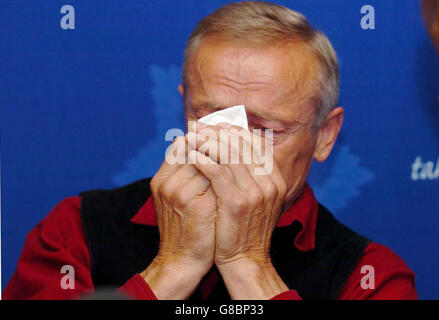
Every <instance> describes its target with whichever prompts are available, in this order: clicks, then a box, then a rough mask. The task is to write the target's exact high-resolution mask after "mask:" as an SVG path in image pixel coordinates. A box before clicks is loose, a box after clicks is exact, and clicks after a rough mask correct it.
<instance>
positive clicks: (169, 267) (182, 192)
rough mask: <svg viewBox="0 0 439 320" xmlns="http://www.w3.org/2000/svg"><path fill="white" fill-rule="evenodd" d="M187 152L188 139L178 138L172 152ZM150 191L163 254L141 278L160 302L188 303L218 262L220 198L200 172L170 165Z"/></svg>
mask: <svg viewBox="0 0 439 320" xmlns="http://www.w3.org/2000/svg"><path fill="white" fill-rule="evenodd" d="M186 147H187V145H186V143H185V138H184V137H178V138H177V139H176V140H175V141H174V143H173V144H172V145H171V147H170V150H169V152H175V151H176V149H177V148H186ZM180 150H181V149H180ZM183 150H186V149H183ZM151 191H152V195H153V197H154V206H155V210H156V215H157V222H158V227H159V232H160V248H159V252H158V255H157V256H156V258H155V259H154V260H153V262H152V263H151V265H150V266H149V267H148V268H147V269H146V270H145V271H144V272H143V273H142V276H143V277H144V279H145V280H146V282H147V283H148V284H149V286H150V287H151V289H152V290H153V292H154V293H155V295H156V296H157V298H159V299H186V298H187V297H189V296H190V294H191V293H192V292H193V290H194V289H195V288H196V287H197V285H198V283H199V282H200V280H201V279H202V277H203V276H204V275H205V274H206V273H207V271H208V270H209V269H210V268H211V266H212V265H213V262H214V248H215V216H216V210H217V208H216V198H215V195H214V193H213V192H212V189H211V188H210V183H209V180H207V179H206V178H205V177H204V176H203V175H201V174H200V172H199V171H198V170H197V169H196V168H194V167H193V166H192V165H188V164H172V165H171V164H168V163H167V161H166V160H165V161H164V162H163V164H162V166H161V168H160V169H159V171H158V172H157V174H156V175H155V176H154V178H153V179H152V181H151Z"/></svg>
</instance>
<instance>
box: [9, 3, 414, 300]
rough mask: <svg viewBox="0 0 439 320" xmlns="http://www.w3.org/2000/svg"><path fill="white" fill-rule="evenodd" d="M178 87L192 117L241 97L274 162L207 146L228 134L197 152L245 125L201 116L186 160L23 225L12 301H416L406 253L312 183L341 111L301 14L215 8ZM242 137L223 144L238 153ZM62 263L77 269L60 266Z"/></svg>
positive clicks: (326, 54)
mask: <svg viewBox="0 0 439 320" xmlns="http://www.w3.org/2000/svg"><path fill="white" fill-rule="evenodd" d="M178 89H179V91H180V93H181V94H182V96H183V100H184V108H185V114H186V118H187V120H188V121H191V120H198V119H199V118H200V117H202V116H205V115H207V114H210V113H212V112H214V111H218V110H221V109H225V108H228V107H231V106H234V105H238V104H243V105H245V107H246V112H247V116H248V126H249V130H253V129H272V132H273V134H272V138H273V140H272V142H271V143H270V145H271V147H272V150H273V156H274V159H273V160H274V161H273V166H272V168H271V170H268V171H267V172H265V174H255V170H254V169H255V168H256V167H259V168H261V166H260V165H259V166H258V164H256V163H255V162H254V161H252V162H250V163H237V164H236V163H234V164H230V163H228V162H227V161H222V160H221V159H220V157H219V154H218V153H217V152H215V151H212V150H217V149H216V148H215V147H217V146H218V147H221V145H222V146H224V141H223V140H221V139H220V138H217V139H215V138H211V139H210V140H209V142H208V143H210V145H211V146H212V144H213V146H214V148H210V149H209V150H210V151H209V152H208V153H206V152H203V151H202V150H201V149H202V143H201V142H203V141H206V140H202V139H201V138H202V137H200V134H199V133H200V131H201V130H204V129H210V130H211V131H213V132H216V133H219V131H220V130H226V131H230V132H232V131H233V130H232V129H237V127H234V126H231V125H228V124H225V123H222V124H219V125H210V126H209V125H202V124H200V123H197V125H195V126H192V127H191V133H192V134H195V135H196V137H197V138H200V139H199V140H197V139H195V142H194V141H193V140H191V139H189V134H188V135H187V136H186V138H178V139H176V140H175V141H174V143H173V144H172V146H171V149H170V152H175V150H176V149H177V148H178V147H183V148H185V150H186V151H185V152H186V153H185V154H188V158H189V160H192V161H188V162H187V163H174V164H171V163H169V162H168V161H164V162H163V165H162V166H161V168H160V169H159V171H158V172H157V173H156V175H155V176H154V177H153V179H152V180H150V179H144V180H141V181H138V182H135V183H132V184H130V185H128V186H124V187H121V188H118V189H113V190H97V191H89V192H85V193H82V194H81V196H78V197H71V198H68V199H65V200H64V201H62V202H61V203H60V204H59V205H58V206H57V207H55V208H54V209H53V211H52V212H51V213H50V214H49V216H48V217H46V219H44V220H43V222H41V223H40V224H39V225H38V226H37V227H36V228H35V229H34V230H33V231H31V233H30V234H29V236H28V238H27V240H26V245H25V247H24V250H23V253H22V256H21V258H20V260H19V262H18V267H17V271H16V272H15V274H14V276H13V278H12V279H11V281H10V283H9V285H8V287H7V288H6V292H5V296H4V297H5V298H6V299H52V298H72V297H77V296H78V295H81V294H84V293H88V292H93V291H94V290H96V289H99V288H103V287H106V288H108V287H113V288H115V290H117V291H118V292H123V293H125V294H127V295H129V296H131V297H133V298H136V299H188V298H193V299H227V298H232V299H416V298H417V295H416V290H415V287H414V274H413V272H412V271H411V270H410V269H409V268H408V267H407V266H406V264H405V263H404V262H403V261H402V260H401V259H400V258H399V257H398V256H397V255H396V254H394V253H393V252H392V251H391V250H390V249H388V248H386V247H384V246H382V245H379V244H377V243H374V242H372V241H370V240H369V239H367V238H365V237H363V236H360V235H358V234H356V233H355V232H353V231H351V230H349V229H348V228H347V227H345V226H343V225H342V224H340V223H339V222H337V221H336V220H335V218H334V217H333V216H332V215H331V214H330V213H329V212H328V210H326V209H325V208H324V207H323V206H321V205H319V204H318V202H317V200H316V199H315V198H314V195H313V192H312V190H311V189H310V187H309V186H308V185H307V183H306V179H307V175H308V172H309V169H310V167H311V163H312V161H313V159H316V160H317V161H323V160H325V159H326V158H327V157H328V156H329V154H330V152H331V149H332V147H333V145H334V143H335V141H336V139H337V135H338V133H339V131H340V128H341V126H342V122H343V109H342V108H341V107H336V104H337V99H338V90H339V75H338V63H337V57H336V54H335V52H334V49H333V48H332V46H331V44H330V42H329V41H328V39H327V38H326V37H325V36H324V35H323V34H322V33H321V32H319V31H316V30H314V29H313V28H312V27H311V25H310V24H309V23H308V22H307V20H306V19H305V18H304V17H303V16H302V15H301V14H299V13H297V12H294V11H292V10H290V9H287V8H285V7H282V6H278V5H274V4H269V3H265V2H243V3H232V4H229V5H226V6H224V7H222V8H219V9H218V10H216V11H215V12H213V13H212V14H210V15H208V16H207V17H205V18H204V19H202V20H201V21H200V23H199V24H198V26H197V27H196V29H195V30H194V31H193V33H192V35H191V36H190V38H189V40H188V43H187V47H186V51H185V57H184V65H183V81H182V85H180V86H179V88H178ZM234 132H235V133H231V135H233V134H236V132H237V130H235V131H234ZM242 140H243V141H242V142H243V145H244V144H248V143H251V142H249V141H248V140H246V139H242ZM200 141H201V142H200ZM238 145H239V146H236V145H235V146H233V145H232V146H230V145H226V148H229V146H230V147H231V148H235V149H237V150H238V151H239V155H240V157H239V158H240V159H242V158H243V157H244V156H245V155H244V154H243V153H244V151H243V150H244V148H243V147H240V144H239V143H238ZM252 148H253V149H254V150H256V149H257V148H255V147H254V146H252ZM252 148H250V149H252ZM264 148H265V151H266V152H268V149H267V145H265V146H264ZM247 152H248V150H247ZM258 152H259V155H260V154H261V153H262V152H263V149H260V150H259V151H257V152H256V154H258ZM65 265H67V266H70V267H72V269H73V270H74V271H75V273H74V275H75V277H74V279H73V277H70V278H67V280H66V278H65V277H66V276H67V275H64V274H62V273H60V270H61V268H62V267H63V266H65Z"/></svg>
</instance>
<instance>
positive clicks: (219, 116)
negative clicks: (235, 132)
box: [198, 105, 248, 130]
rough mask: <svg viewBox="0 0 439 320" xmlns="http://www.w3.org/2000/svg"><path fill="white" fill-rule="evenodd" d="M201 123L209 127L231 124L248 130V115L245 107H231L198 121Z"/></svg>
mask: <svg viewBox="0 0 439 320" xmlns="http://www.w3.org/2000/svg"><path fill="white" fill-rule="evenodd" d="M198 121H199V122H201V123H204V124H207V125H209V126H214V125H217V124H218V123H221V122H226V123H230V124H231V125H234V126H239V127H241V128H244V129H246V130H248V122H247V114H246V113H245V106H244V105H238V106H234V107H229V108H226V109H223V110H220V111H216V112H213V113H211V114H208V115H207V116H204V117H202V118H200V119H198Z"/></svg>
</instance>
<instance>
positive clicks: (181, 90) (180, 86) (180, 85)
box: [178, 84, 184, 95]
mask: <svg viewBox="0 0 439 320" xmlns="http://www.w3.org/2000/svg"><path fill="white" fill-rule="evenodd" d="M178 91H179V92H180V94H181V95H183V93H184V89H183V85H182V84H179V85H178Z"/></svg>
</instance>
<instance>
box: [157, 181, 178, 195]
mask: <svg viewBox="0 0 439 320" xmlns="http://www.w3.org/2000/svg"><path fill="white" fill-rule="evenodd" d="M158 193H159V195H160V196H161V197H162V198H165V199H166V198H169V197H170V196H171V195H172V194H173V193H174V188H173V186H172V184H171V183H166V181H165V182H163V183H162V184H160V186H159V187H158Z"/></svg>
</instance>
